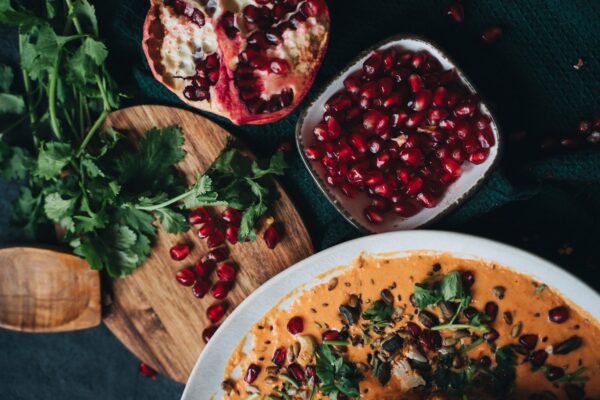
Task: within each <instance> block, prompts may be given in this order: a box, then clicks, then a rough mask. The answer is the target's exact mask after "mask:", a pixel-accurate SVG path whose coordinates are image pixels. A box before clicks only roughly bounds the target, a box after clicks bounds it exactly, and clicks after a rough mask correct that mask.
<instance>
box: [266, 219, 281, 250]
mask: <svg viewBox="0 0 600 400" xmlns="http://www.w3.org/2000/svg"><path fill="white" fill-rule="evenodd" d="M263 239H264V240H265V243H266V244H267V247H268V248H269V249H271V250H273V249H274V248H275V247H276V246H277V244H278V243H279V242H280V241H281V232H280V229H279V228H278V226H277V224H271V226H269V227H268V228H267V229H266V230H265V233H264V234H263Z"/></svg>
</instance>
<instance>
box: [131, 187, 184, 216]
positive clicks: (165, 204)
mask: <svg viewBox="0 0 600 400" xmlns="http://www.w3.org/2000/svg"><path fill="white" fill-rule="evenodd" d="M193 191H194V190H193V189H192V190H188V191H187V192H184V193H181V194H180V195H178V196H175V197H173V198H172V199H169V200H166V201H163V202H162V203H159V204H155V205H151V206H140V205H136V206H135V207H134V208H135V209H137V210H143V211H156V210H159V209H161V208H165V207H168V206H170V205H171V204H174V203H177V202H178V201H181V200H183V199H185V198H186V197H187V196H189V195H190V194H192V193H193Z"/></svg>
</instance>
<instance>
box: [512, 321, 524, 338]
mask: <svg viewBox="0 0 600 400" xmlns="http://www.w3.org/2000/svg"><path fill="white" fill-rule="evenodd" d="M521 329H523V323H522V322H521V321H519V322H517V323H516V324H515V325H514V326H513V327H512V329H511V330H510V336H512V337H517V336H519V335H520V334H521Z"/></svg>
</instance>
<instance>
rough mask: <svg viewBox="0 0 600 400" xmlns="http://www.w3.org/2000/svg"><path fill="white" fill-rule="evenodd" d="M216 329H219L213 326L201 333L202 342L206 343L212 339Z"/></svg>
mask: <svg viewBox="0 0 600 400" xmlns="http://www.w3.org/2000/svg"><path fill="white" fill-rule="evenodd" d="M217 329H219V327H218V326H214V325H213V326H209V327H208V328H206V329H205V330H203V331H202V340H204V343H208V341H209V340H210V339H211V338H212V337H213V335H214V334H215V332H216V331H217Z"/></svg>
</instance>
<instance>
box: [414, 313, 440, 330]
mask: <svg viewBox="0 0 600 400" xmlns="http://www.w3.org/2000/svg"><path fill="white" fill-rule="evenodd" d="M419 321H420V322H421V323H422V324H423V325H425V327H427V328H433V327H434V326H436V325H439V324H440V320H439V319H438V317H436V316H435V315H433V314H432V313H430V312H429V311H421V312H420V313H419Z"/></svg>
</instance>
